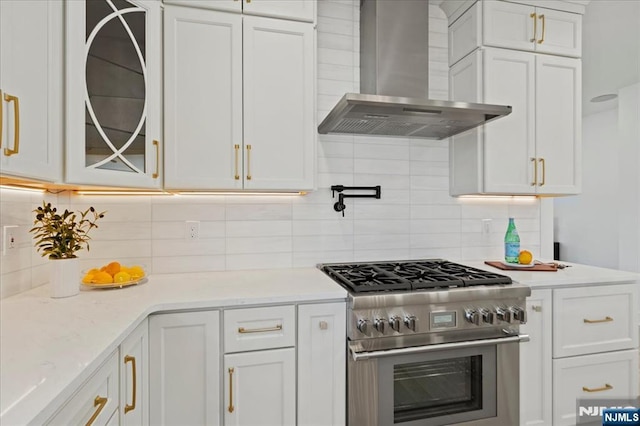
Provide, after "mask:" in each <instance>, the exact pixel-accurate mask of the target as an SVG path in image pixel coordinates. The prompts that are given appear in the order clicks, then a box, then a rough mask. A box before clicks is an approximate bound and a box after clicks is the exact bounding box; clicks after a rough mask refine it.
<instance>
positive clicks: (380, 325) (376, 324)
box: [373, 318, 386, 334]
mask: <svg viewBox="0 0 640 426" xmlns="http://www.w3.org/2000/svg"><path fill="white" fill-rule="evenodd" d="M385 322H386V321H384V320H383V319H382V318H376V319H375V320H374V321H373V328H375V329H376V330H378V331H379V332H380V333H382V334H384V326H385Z"/></svg>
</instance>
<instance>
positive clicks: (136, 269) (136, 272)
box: [128, 265, 144, 280]
mask: <svg viewBox="0 0 640 426" xmlns="http://www.w3.org/2000/svg"><path fill="white" fill-rule="evenodd" d="M128 270H129V275H131V279H132V280H138V279H140V278H143V277H144V269H142V266H137V265H136V266H131V267H130V268H128Z"/></svg>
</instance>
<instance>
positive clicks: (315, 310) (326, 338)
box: [297, 302, 347, 426]
mask: <svg viewBox="0 0 640 426" xmlns="http://www.w3.org/2000/svg"><path fill="white" fill-rule="evenodd" d="M346 323H347V320H346V305H345V303H344V302H340V303H319V304H314V305H300V306H298V423H297V424H298V426H313V425H334V426H339V425H344V424H345V420H346V394H345V391H346V380H345V377H346V371H345V367H346V359H345V357H346V341H347V338H346Z"/></svg>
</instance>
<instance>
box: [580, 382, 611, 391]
mask: <svg viewBox="0 0 640 426" xmlns="http://www.w3.org/2000/svg"><path fill="white" fill-rule="evenodd" d="M611 389H613V386H611V385H610V384H609V383H605V384H604V386H603V387H601V388H595V389H591V388H588V387H586V386H583V387H582V391H583V392H603V391H608V390H611Z"/></svg>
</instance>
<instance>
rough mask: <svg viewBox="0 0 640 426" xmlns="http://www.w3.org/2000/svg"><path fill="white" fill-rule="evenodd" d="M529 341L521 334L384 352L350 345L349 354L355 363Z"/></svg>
mask: <svg viewBox="0 0 640 426" xmlns="http://www.w3.org/2000/svg"><path fill="white" fill-rule="evenodd" d="M528 341H529V335H527V334H520V335H515V336H509V337H499V338H497V339H482V340H471V341H465V342H456V343H441V344H438V345H427V346H414V347H410V348H401V349H388V350H384V351H371V352H365V351H360V350H358V347H360V345H359V344H358V343H349V352H351V357H352V358H353V360H354V361H360V360H365V359H374V358H386V357H390V356H398V355H410V354H421V353H425V352H434V351H444V350H447V349H462V348H476V347H480V346H491V345H501V344H504V343H524V342H528Z"/></svg>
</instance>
